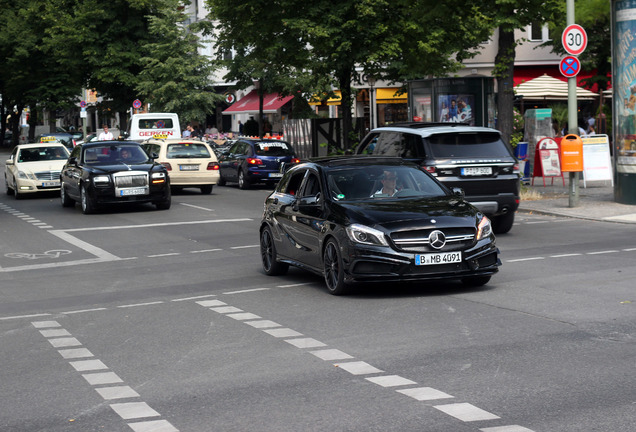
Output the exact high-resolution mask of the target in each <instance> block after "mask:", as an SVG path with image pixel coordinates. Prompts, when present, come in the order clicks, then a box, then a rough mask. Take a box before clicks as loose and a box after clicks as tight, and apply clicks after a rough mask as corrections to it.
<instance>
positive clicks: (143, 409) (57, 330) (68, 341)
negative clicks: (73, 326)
mask: <svg viewBox="0 0 636 432" xmlns="http://www.w3.org/2000/svg"><path fill="white" fill-rule="evenodd" d="M160 303H163V302H160ZM31 324H32V325H33V327H35V328H36V329H40V330H39V331H40V334H42V336H44V337H45V338H47V340H48V341H49V343H50V344H51V345H52V346H53V347H54V348H64V347H71V346H81V345H82V344H81V342H79V341H78V340H77V339H76V338H74V337H60V336H71V333H70V332H69V331H68V330H66V329H64V328H62V326H61V325H60V323H58V322H57V321H33V322H31ZM58 352H59V353H60V355H61V356H62V358H63V359H65V360H69V362H68V363H69V365H71V367H72V368H73V369H75V371H77V372H80V373H82V376H83V377H84V379H85V380H86V381H87V382H88V383H89V384H90V385H92V386H95V391H97V393H98V394H99V395H100V396H101V397H102V398H103V399H104V400H105V401H113V400H123V399H137V398H139V397H140V395H139V393H137V392H136V391H135V390H133V389H132V388H131V387H129V386H127V385H113V384H123V383H124V380H122V379H121V378H120V377H119V376H118V375H117V374H115V373H114V372H111V371H108V372H103V371H104V370H108V366H106V364H105V363H104V362H102V361H101V360H99V359H96V358H93V357H94V355H93V353H91V352H90V351H89V350H88V349H86V348H70V349H59V350H58ZM77 359H82V360H77ZM83 372H85V373H83ZM104 385H106V386H105V387H97V386H104ZM110 407H111V409H112V410H113V411H114V412H115V413H116V414H118V415H119V416H120V417H121V418H122V419H123V420H143V419H146V418H153V417H161V414H159V413H158V412H157V411H155V410H154V409H152V408H151V407H150V406H149V405H148V404H147V403H146V402H142V401H130V402H118V403H111V404H110ZM127 424H128V426H130V428H131V429H132V430H134V431H137V432H179V430H178V429H177V428H175V427H174V426H172V424H170V423H169V422H168V421H166V420H150V421H136V422H132V423H130V422H129V423H127Z"/></svg>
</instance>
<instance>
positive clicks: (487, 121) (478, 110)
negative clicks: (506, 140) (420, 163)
mask: <svg viewBox="0 0 636 432" xmlns="http://www.w3.org/2000/svg"><path fill="white" fill-rule="evenodd" d="M408 96H409V97H408V99H409V104H408V109H409V114H410V115H409V117H410V120H411V121H416V122H444V123H468V124H470V125H473V126H489V127H495V94H494V78H491V77H464V78H433V79H424V80H415V81H410V82H409V83H408Z"/></svg>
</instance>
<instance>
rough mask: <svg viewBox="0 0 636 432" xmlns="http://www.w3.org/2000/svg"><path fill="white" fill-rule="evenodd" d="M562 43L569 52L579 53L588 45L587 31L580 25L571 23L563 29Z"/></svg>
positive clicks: (572, 53)
mask: <svg viewBox="0 0 636 432" xmlns="http://www.w3.org/2000/svg"><path fill="white" fill-rule="evenodd" d="M561 43H563V48H565V50H566V51H567V52H568V54H571V55H579V54H581V53H582V52H583V51H585V48H586V47H587V33H585V30H584V29H583V27H581V26H580V25H578V24H571V25H569V26H567V27H566V28H565V30H563V35H562V36H561Z"/></svg>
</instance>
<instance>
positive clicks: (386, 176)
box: [371, 171, 398, 198]
mask: <svg viewBox="0 0 636 432" xmlns="http://www.w3.org/2000/svg"><path fill="white" fill-rule="evenodd" d="M380 182H381V183H382V187H381V188H380V189H378V190H377V191H376V192H375V193H374V194H373V195H371V197H372V198H375V197H390V196H393V195H395V194H396V193H397V192H398V189H397V186H396V184H397V175H396V173H395V171H384V173H383V175H382V178H381V179H380Z"/></svg>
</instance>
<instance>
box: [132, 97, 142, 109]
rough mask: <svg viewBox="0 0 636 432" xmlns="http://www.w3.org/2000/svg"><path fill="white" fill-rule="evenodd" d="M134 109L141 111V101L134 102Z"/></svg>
mask: <svg viewBox="0 0 636 432" xmlns="http://www.w3.org/2000/svg"><path fill="white" fill-rule="evenodd" d="M133 108H134V109H139V108H141V101H140V100H139V99H135V100H134V101H133Z"/></svg>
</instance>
